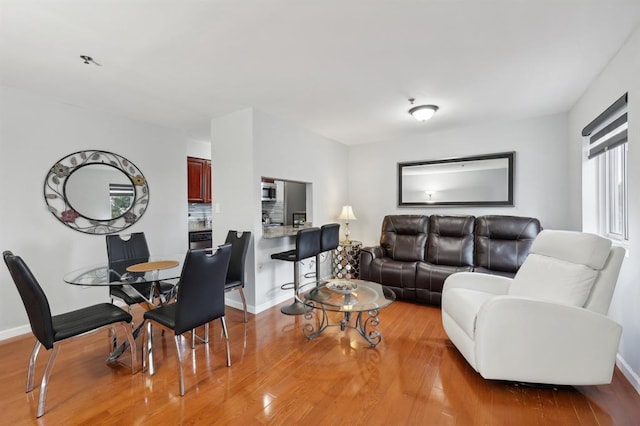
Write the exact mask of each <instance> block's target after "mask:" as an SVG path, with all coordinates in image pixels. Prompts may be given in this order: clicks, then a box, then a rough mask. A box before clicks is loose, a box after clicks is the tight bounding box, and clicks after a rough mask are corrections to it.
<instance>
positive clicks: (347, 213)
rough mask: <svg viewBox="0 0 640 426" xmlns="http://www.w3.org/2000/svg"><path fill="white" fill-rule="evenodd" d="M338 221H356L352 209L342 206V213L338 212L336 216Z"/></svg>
mask: <svg viewBox="0 0 640 426" xmlns="http://www.w3.org/2000/svg"><path fill="white" fill-rule="evenodd" d="M338 219H340V220H346V221H347V222H348V221H350V220H357V219H358V218H357V217H356V215H355V214H353V209H352V208H351V206H342V211H341V212H340V216H338Z"/></svg>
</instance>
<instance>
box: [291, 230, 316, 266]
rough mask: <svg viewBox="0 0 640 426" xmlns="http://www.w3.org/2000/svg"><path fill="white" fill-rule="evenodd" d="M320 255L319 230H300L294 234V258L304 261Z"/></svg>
mask: <svg viewBox="0 0 640 426" xmlns="http://www.w3.org/2000/svg"><path fill="white" fill-rule="evenodd" d="M318 253H320V228H307V229H301V230H300V231H298V233H297V234H296V257H297V258H298V259H300V260H301V259H306V258H308V257H314V256H315V255H316V254H318Z"/></svg>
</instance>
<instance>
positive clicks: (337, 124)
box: [0, 0, 640, 144]
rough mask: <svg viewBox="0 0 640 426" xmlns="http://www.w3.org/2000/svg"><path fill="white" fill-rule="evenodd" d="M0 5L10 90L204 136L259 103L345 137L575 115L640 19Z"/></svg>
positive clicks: (474, 2) (365, 138) (603, 6)
mask: <svg viewBox="0 0 640 426" xmlns="http://www.w3.org/2000/svg"><path fill="white" fill-rule="evenodd" d="M0 4H1V7H2V8H1V10H0V67H1V68H0V70H1V71H0V72H1V83H2V84H3V85H6V86H11V87H17V88H23V89H25V90H29V91H34V92H36V93H41V94H44V95H46V96H50V97H54V98H56V99H60V100H63V101H65V102H69V103H73V104H77V105H81V106H86V107H91V108H97V109H100V110H104V111H107V112H110V113H116V114H119V115H124V116H127V117H131V118H134V119H139V120H144V121H148V122H152V123H157V124H161V125H165V126H169V127H174V128H179V129H184V130H185V131H187V132H188V133H189V134H190V135H191V136H192V137H193V138H195V139H201V140H208V135H209V121H210V118H211V117H216V116H219V115H223V114H226V113H229V112H232V111H236V110H239V109H243V108H247V107H255V108H257V109H259V110H262V111H264V112H267V113H269V114H271V115H274V116H278V117H281V118H283V119H285V120H288V121H291V122H294V123H297V124H298V125H300V126H302V127H305V128H307V129H309V130H311V131H314V132H315V133H318V134H321V135H323V136H325V137H328V138H331V139H334V140H336V141H340V142H343V143H346V144H356V143H366V142H374V141H380V140H392V139H395V138H398V137H402V136H406V135H410V134H416V133H420V132H428V131H433V130H435V129H443V128H448V127H453V126H463V125H468V124H472V123H477V122H480V121H494V120H499V119H500V120H501V119H518V118H524V117H531V116H540V115H546V114H553V113H558V112H564V111H568V110H569V109H570V108H571V106H572V105H573V104H574V103H575V102H576V100H577V99H578V98H579V96H580V95H581V94H582V93H583V92H584V90H585V89H586V87H587V86H588V84H589V83H590V82H591V81H593V79H594V78H595V77H596V76H597V75H598V73H599V72H600V71H601V70H602V69H603V68H604V66H605V65H606V64H607V62H608V61H609V60H610V59H611V58H612V57H613V55H615V53H616V52H617V51H618V49H619V48H620V47H621V46H622V45H623V43H624V41H625V40H626V39H627V37H628V36H629V35H630V34H631V33H632V31H633V30H634V29H635V28H636V27H637V26H638V25H639V24H640V1H638V0H450V1H445V0H320V1H311V0H225V1H222V0H209V1H205V0H200V1H196V0H182V1H178V0H173V1H169V0H155V1H151V0H0ZM79 55H89V56H92V57H93V58H94V59H95V60H96V61H97V62H99V63H101V64H102V66H101V67H96V66H94V65H84V64H83V63H82V61H81V60H80V58H79ZM410 97H414V98H416V103H418V104H420V103H430V104H437V105H439V106H440V110H439V111H438V113H437V114H436V116H435V117H434V118H433V119H432V120H431V121H429V122H426V123H418V122H417V121H415V120H413V119H412V118H411V117H410V116H409V115H408V114H407V110H408V109H409V106H410V105H409V102H408V101H407V99H408V98H410Z"/></svg>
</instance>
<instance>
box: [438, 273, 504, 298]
mask: <svg viewBox="0 0 640 426" xmlns="http://www.w3.org/2000/svg"><path fill="white" fill-rule="evenodd" d="M512 281H513V280H512V279H511V278H507V277H502V276H499V275H491V274H481V273H478V272H457V273H455V274H451V275H449V276H448V277H447V279H446V280H445V282H444V286H443V288H442V293H443V294H444V292H446V291H447V289H452V288H466V289H468V290H476V291H482V292H485V293H491V294H496V295H498V294H507V292H508V291H509V286H510V285H511V282H512Z"/></svg>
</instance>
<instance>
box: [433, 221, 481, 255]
mask: <svg viewBox="0 0 640 426" xmlns="http://www.w3.org/2000/svg"><path fill="white" fill-rule="evenodd" d="M474 227H475V217H473V216H438V215H433V216H431V217H430V218H429V239H428V242H427V258H426V260H427V262H429V263H433V264H435V265H449V266H473V237H474V234H473V231H474Z"/></svg>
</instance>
